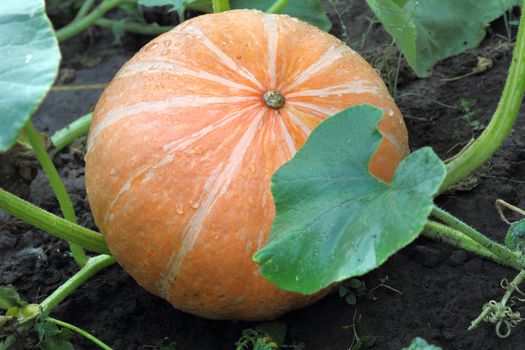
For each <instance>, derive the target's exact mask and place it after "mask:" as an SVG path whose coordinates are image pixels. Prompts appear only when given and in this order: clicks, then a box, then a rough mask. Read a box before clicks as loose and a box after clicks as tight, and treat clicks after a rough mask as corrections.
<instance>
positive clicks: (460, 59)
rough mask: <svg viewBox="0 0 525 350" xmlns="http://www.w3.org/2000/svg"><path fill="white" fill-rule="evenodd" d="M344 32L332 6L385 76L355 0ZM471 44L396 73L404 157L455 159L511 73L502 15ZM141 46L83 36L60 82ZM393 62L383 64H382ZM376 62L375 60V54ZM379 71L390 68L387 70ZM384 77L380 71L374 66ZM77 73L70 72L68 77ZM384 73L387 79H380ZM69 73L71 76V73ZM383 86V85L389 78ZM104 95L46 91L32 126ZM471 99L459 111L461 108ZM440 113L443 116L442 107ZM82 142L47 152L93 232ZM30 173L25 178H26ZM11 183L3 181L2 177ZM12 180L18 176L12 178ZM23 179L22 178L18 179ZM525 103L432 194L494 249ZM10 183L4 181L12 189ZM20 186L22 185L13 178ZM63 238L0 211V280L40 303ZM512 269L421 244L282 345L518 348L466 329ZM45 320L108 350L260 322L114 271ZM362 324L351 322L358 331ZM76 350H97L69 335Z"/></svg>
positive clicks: (520, 200)
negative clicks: (217, 317)
mask: <svg viewBox="0 0 525 350" xmlns="http://www.w3.org/2000/svg"><path fill="white" fill-rule="evenodd" d="M336 4H337V9H338V11H339V12H340V14H341V15H342V16H341V17H342V20H343V23H344V24H345V25H346V28H348V31H347V32H345V31H344V30H343V26H341V23H340V21H339V19H338V17H337V16H336V15H335V13H334V11H333V9H332V8H330V7H329V6H327V8H330V14H331V19H332V21H333V23H334V28H333V29H332V32H333V34H335V35H337V36H339V37H342V38H343V39H345V40H346V41H347V42H348V43H349V44H350V45H351V46H353V47H354V48H355V49H356V50H358V51H360V52H361V53H362V54H363V55H364V56H365V57H367V58H368V59H369V60H370V61H372V62H376V63H377V62H383V68H385V66H386V68H388V69H390V70H392V68H393V67H394V68H395V63H396V59H394V60H392V59H391V57H397V56H395V55H397V53H396V51H395V49H392V47H391V45H390V43H391V39H390V38H389V36H388V35H387V34H386V33H385V32H384V30H383V29H382V28H381V27H380V26H379V25H373V26H372V27H371V29H370V31H369V32H368V35H367V37H366V41H365V45H363V46H361V45H360V43H361V42H362V39H363V37H362V34H361V33H365V32H366V31H367V29H368V27H369V20H368V19H369V18H371V17H372V14H371V12H370V11H369V10H368V9H367V8H366V5H365V4H364V2H363V1H359V2H357V4H354V5H348V2H347V1H336ZM488 30H489V33H488V35H487V37H486V38H485V39H484V41H483V42H482V44H481V46H480V47H479V48H477V49H475V50H471V51H468V52H466V53H464V54H461V55H459V56H456V57H453V58H450V59H447V60H445V61H443V62H441V63H440V64H438V65H437V66H436V67H435V69H434V74H433V75H432V77H431V78H428V79H416V77H415V76H414V75H413V73H411V72H410V70H409V69H408V68H407V67H406V64H404V63H403V64H402V66H401V71H400V77H399V79H398V86H397V96H396V99H397V101H398V105H399V107H400V109H401V111H402V112H403V114H404V115H405V118H406V123H407V127H408V130H409V133H410V142H411V148H412V149H413V150H415V149H418V148H420V147H422V146H427V145H430V146H432V147H433V148H434V150H436V152H437V153H438V154H439V155H440V156H441V157H442V158H443V159H446V158H449V157H451V156H452V155H454V154H455V153H456V152H457V151H459V149H460V148H461V147H462V146H463V145H465V143H466V142H467V141H468V140H469V139H470V138H471V137H472V136H475V135H477V134H478V133H479V132H480V130H481V129H482V128H483V125H486V124H487V123H488V122H489V119H490V116H491V114H492V113H493V111H494V110H495V108H496V106H497V102H498V99H499V96H500V93H501V91H502V88H503V84H504V82H505V78H506V72H507V69H508V66H509V64H510V56H511V52H512V51H511V50H512V45H511V44H509V43H508V42H507V41H506V40H505V38H504V36H505V35H506V32H505V30H504V25H503V21H502V20H498V21H496V22H494V23H492V24H491V26H490V27H489V28H488ZM149 39H150V38H148V37H144V36H138V35H131V34H126V35H125V36H124V38H123V43H122V44H121V45H117V44H115V43H114V42H113V36H112V33H111V31H108V30H101V29H91V30H89V31H87V32H85V33H83V34H81V35H78V36H77V37H75V38H74V39H72V40H70V41H68V42H66V43H65V44H63V45H62V51H63V64H62V67H63V68H68V69H69V71H65V72H64V75H65V77H66V78H65V79H64V81H66V82H67V81H71V80H72V81H73V82H72V84H74V85H78V84H93V83H101V82H108V81H109V80H110V79H111V78H112V76H113V75H114V74H115V72H116V70H117V69H118V68H119V67H120V66H121V65H122V64H123V63H124V62H125V61H126V60H127V59H128V58H129V57H130V56H132V55H133V53H134V52H136V51H137V50H138V48H139V47H141V46H142V45H143V44H145V43H146V42H147V41H148V40H149ZM392 55H393V56H392ZM478 56H483V57H488V58H491V59H492V60H493V61H494V65H493V67H492V68H490V69H489V70H487V71H486V72H484V73H482V74H477V75H473V76H469V77H466V78H463V79H458V80H454V81H443V80H442V79H443V78H450V77H455V76H459V75H462V74H464V73H467V72H469V71H471V69H472V68H473V67H474V66H475V65H476V63H477V57H478ZM378 57H379V58H381V57H383V58H384V59H379V60H378V59H377V58H378ZM384 62H386V64H384ZM378 68H381V67H378ZM71 69H73V71H71ZM388 69H386V70H385V69H383V71H388ZM72 73H74V76H72V75H71V74H72ZM388 79H391V77H390V78H388V77H387V80H388ZM100 92H101V91H100V90H91V91H70V92H51V93H50V94H49V96H48V97H47V99H46V100H45V102H44V104H43V105H42V107H41V108H40V110H39V111H38V113H37V115H36V116H35V118H34V122H35V125H36V126H37V128H39V129H40V130H43V131H45V132H46V133H47V134H48V135H50V134H52V133H53V132H54V131H55V130H57V129H59V128H61V127H63V126H65V125H66V124H67V123H69V122H71V121H72V120H73V119H75V118H76V117H78V116H80V115H83V114H85V113H87V112H89V111H90V110H91V109H92V108H93V106H94V104H95V103H96V100H97V98H98V96H99V95H100ZM461 99H466V100H473V101H475V102H474V104H473V106H472V107H470V108H469V109H468V110H467V109H463V110H462V109H461V108H460V107H459V105H460V100H461ZM447 106H448V107H447ZM82 149H83V148H82V143H78V142H77V143H76V144H74V145H73V146H72V147H70V148H69V149H68V150H66V151H64V152H62V153H60V154H58V155H57V156H56V157H55V163H56V165H57V166H58V168H59V171H60V174H61V175H62V177H63V178H64V180H65V183H66V186H67V189H68V191H69V193H70V194H71V196H72V199H73V202H74V205H75V210H76V212H77V213H78V217H79V222H80V224H82V225H85V226H87V227H90V228H93V229H95V225H94V223H93V219H92V217H91V214H90V211H89V206H88V203H87V200H86V192H85V187H84V170H83V157H82V154H83V153H82V152H83V150H82ZM24 173H25V174H26V177H23V179H22V180H20V181H21V183H24V182H27V183H28V184H29V183H30V187H29V188H28V190H29V191H28V192H24V190H23V189H22V190H21V193H22V194H25V195H28V194H29V193H30V194H29V200H30V201H32V202H33V203H35V204H37V205H39V206H41V207H43V208H44V209H46V210H49V211H51V212H53V213H56V214H59V209H58V205H57V202H56V200H55V199H54V196H53V194H52V192H51V189H50V187H49V185H48V184H47V181H46V178H45V177H44V176H43V175H42V173H41V172H39V173H38V175H37V176H36V178H35V179H34V180H33V181H32V182H31V178H32V176H30V174H32V173H31V171H30V170H25V171H24ZM28 174H29V175H28ZM11 175H12V174H11ZM13 176H14V175H13ZM28 179H29V180H28ZM524 179H525V108H523V107H522V108H521V112H520V116H519V118H518V122H517V124H516V126H515V127H514V131H513V133H512V134H511V136H510V137H509V138H508V139H507V140H506V142H505V144H504V145H503V147H502V148H501V149H500V150H499V151H498V152H497V153H496V155H495V156H494V157H493V158H492V159H491V160H490V163H489V164H487V165H486V166H484V167H483V168H482V169H481V170H479V171H478V172H477V173H476V174H475V176H473V177H471V178H470V179H469V181H468V182H466V183H464V184H463V186H461V188H458V189H457V190H455V191H454V192H448V193H445V194H443V195H442V196H440V198H439V199H438V200H437V202H438V204H439V205H440V206H442V207H443V208H445V209H447V210H449V211H451V212H452V213H454V214H455V215H457V216H458V217H460V218H461V219H463V220H465V221H466V222H467V223H470V224H472V225H474V226H475V227H476V228H477V229H479V230H481V231H482V232H485V233H487V234H488V235H489V236H491V237H492V238H494V239H496V240H499V241H501V240H502V239H503V237H504V234H505V232H506V229H507V225H506V224H505V223H504V222H503V221H502V220H501V219H500V218H499V217H498V214H497V211H496V209H495V207H494V202H495V200H496V199H498V198H502V199H504V200H506V201H508V202H510V203H513V204H515V205H517V206H519V207H521V208H525V181H524ZM13 181H14V180H13ZM17 184H18V183H17ZM67 252H68V246H67V244H66V243H65V242H63V241H60V240H58V239H55V238H53V237H50V236H49V235H47V234H45V233H43V232H40V231H39V230H36V229H34V228H33V227H31V226H28V225H26V224H23V223H22V222H20V221H19V220H15V219H13V218H11V217H9V216H8V215H6V214H5V213H0V255H1V257H2V259H1V260H0V285H7V284H12V285H13V286H15V287H16V289H17V290H18V291H19V292H20V293H21V294H22V296H23V297H24V298H25V299H26V300H28V301H31V302H39V301H41V300H42V299H43V298H44V297H45V296H46V295H48V294H49V293H51V292H52V291H53V290H54V289H55V288H56V287H57V286H59V285H60V284H61V283H62V282H63V281H64V280H65V279H67V278H68V277H69V276H71V275H72V274H73V273H74V272H75V271H76V266H75V263H74V262H73V260H72V259H71V257H70V256H69V255H68V253H67ZM514 275H515V272H514V271H513V270H511V269H508V268H505V267H502V266H499V265H497V264H495V263H493V262H490V261H487V260H483V259H480V258H477V257H475V256H473V255H471V254H468V253H466V252H464V251H462V250H457V249H454V248H451V247H449V246H446V245H444V244H441V243H439V242H434V241H431V240H429V239H426V238H419V239H417V240H416V241H415V242H414V243H413V244H411V245H410V246H408V247H406V248H405V249H403V250H402V251H400V252H399V253H398V254H396V255H394V256H393V257H392V258H391V259H389V260H388V261H387V262H386V263H385V264H384V265H383V266H381V267H380V268H378V269H376V270H375V271H373V272H372V273H369V274H368V275H366V276H363V277H362V280H363V281H364V282H365V283H366V285H367V286H368V287H369V288H372V287H374V286H376V285H378V284H379V283H380V279H384V278H385V277H387V276H388V281H387V284H388V285H389V286H391V287H392V288H395V289H396V290H398V291H399V292H400V293H396V292H394V291H392V290H391V289H388V288H379V289H377V290H376V291H375V292H374V294H375V297H376V300H369V299H366V298H358V300H357V306H352V305H349V304H347V303H346V302H345V300H344V299H342V298H340V297H339V296H338V295H337V294H334V295H331V296H328V297H327V298H325V299H324V300H322V301H320V302H318V303H317V304H315V305H313V306H311V307H308V308H305V309H302V310H297V311H294V312H291V313H289V314H287V315H285V316H283V317H281V318H280V319H279V321H282V322H285V323H286V324H287V326H288V333H287V338H286V344H294V343H304V345H305V348H306V349H313V350H340V349H341V350H342V349H348V348H349V347H350V345H351V344H352V340H353V338H354V331H353V328H352V324H355V328H356V331H357V332H358V334H359V335H360V336H363V335H373V336H376V337H377V341H376V344H375V346H374V348H375V349H381V350H389V349H392V350H399V349H401V348H402V347H403V346H406V345H407V344H408V343H409V342H410V341H411V339H413V338H414V337H416V336H420V337H423V338H425V339H427V340H428V341H429V342H432V343H434V344H436V345H439V346H441V347H442V348H443V349H445V350H448V349H458V350H459V349H523V344H524V343H525V332H523V331H522V330H523V329H524V328H521V327H525V326H524V325H521V326H518V328H517V330H516V331H515V332H514V333H513V334H512V335H511V336H510V337H508V338H506V339H499V338H497V337H496V335H495V333H494V327H493V326H492V325H487V324H484V325H482V326H481V327H479V328H478V329H476V330H474V331H470V332H467V327H468V326H469V323H470V321H471V320H472V319H474V318H475V317H476V316H477V315H478V313H479V312H480V310H481V307H482V305H483V304H484V303H485V302H487V301H488V300H491V299H499V298H501V296H502V295H503V290H502V288H501V287H500V281H501V280H502V279H503V278H506V279H509V280H510V279H512V278H513V276H514ZM53 315H54V317H56V318H58V319H63V320H65V321H68V322H70V323H72V324H75V325H77V326H79V327H81V328H84V329H86V330H87V331H89V332H92V333H93V334H94V335H96V336H97V337H99V338H100V339H102V340H103V341H105V342H106V343H108V344H111V345H112V346H113V348H114V349H153V348H157V347H158V346H159V345H161V344H167V343H170V342H173V341H175V342H176V349H178V350H184V349H198V350H220V349H233V348H234V344H235V342H236V340H237V339H238V338H239V337H240V336H241V334H242V330H243V329H246V328H252V327H254V326H256V323H247V322H236V321H210V320H206V319H202V318H198V317H195V316H191V315H188V314H185V313H183V312H180V311H178V310H175V309H174V308H172V307H171V306H170V305H169V304H168V303H166V302H165V301H163V300H161V299H159V298H157V297H155V296H153V295H151V294H149V293H147V292H146V291H144V290H143V289H142V288H141V287H139V286H138V285H137V284H136V283H135V282H134V281H133V280H132V279H131V278H130V277H129V276H128V275H127V274H126V273H125V272H123V271H122V269H121V268H120V267H118V266H116V265H115V266H113V267H111V268H108V269H107V270H105V271H103V272H102V273H99V274H98V275H97V276H95V277H94V278H93V279H92V280H90V281H89V282H87V283H86V284H85V285H84V286H82V287H81V288H80V289H79V290H78V291H76V292H75V293H74V294H73V295H72V296H70V297H69V298H68V299H67V300H66V301H65V302H64V303H63V304H62V305H61V306H60V307H58V308H57V309H56V311H55V312H53ZM358 320H359V322H357V321H358ZM73 342H74V344H75V348H76V349H93V348H94V346H93V345H92V344H91V343H88V342H87V341H85V340H83V339H81V338H80V337H75V338H74V339H73Z"/></svg>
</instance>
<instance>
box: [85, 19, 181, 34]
mask: <svg viewBox="0 0 525 350" xmlns="http://www.w3.org/2000/svg"><path fill="white" fill-rule="evenodd" d="M114 23H115V21H113V20H111V19H108V18H103V17H101V18H99V19H97V20H96V21H95V23H94V24H95V25H96V26H99V27H104V28H111V27H112V26H113V24H114ZM123 26H124V30H125V31H127V32H131V33H137V34H144V35H157V34H162V33H165V32H168V31H170V30H172V29H173V26H159V25H158V24H157V23H152V24H144V23H138V22H124V25H123Z"/></svg>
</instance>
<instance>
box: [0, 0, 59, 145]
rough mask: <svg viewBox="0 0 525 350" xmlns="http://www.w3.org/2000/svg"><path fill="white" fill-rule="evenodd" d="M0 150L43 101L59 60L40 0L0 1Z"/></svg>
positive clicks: (13, 140)
mask: <svg viewBox="0 0 525 350" xmlns="http://www.w3.org/2000/svg"><path fill="white" fill-rule="evenodd" d="M0 33H2V35H0V62H2V64H1V65H0V125H1V127H0V152H5V151H7V150H8V149H9V148H10V147H11V146H12V145H13V144H14V143H15V141H16V138H17V137H18V134H19V133H20V131H21V129H22V127H23V126H24V125H25V123H26V122H27V121H28V120H29V118H30V116H31V115H32V114H33V113H34V112H35V111H36V109H37V108H38V106H39V105H40V103H41V102H42V101H43V99H44V97H45V96H46V94H47V92H48V90H49V89H50V87H51V85H52V84H53V82H54V80H55V77H56V75H57V72H58V66H59V63H60V50H59V48H58V42H57V40H56V38H55V35H54V32H53V28H52V26H51V22H50V21H49V19H48V18H47V16H46V13H45V6H44V0H27V1H26V0H24V1H0Z"/></svg>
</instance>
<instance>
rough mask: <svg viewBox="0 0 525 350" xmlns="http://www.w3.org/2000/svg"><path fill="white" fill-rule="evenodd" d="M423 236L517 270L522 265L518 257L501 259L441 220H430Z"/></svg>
mask: <svg viewBox="0 0 525 350" xmlns="http://www.w3.org/2000/svg"><path fill="white" fill-rule="evenodd" d="M423 236H425V237H428V238H430V239H433V240H437V241H441V242H444V243H447V244H450V245H451V246H454V247H457V248H461V249H463V250H466V251H468V252H471V253H474V254H476V255H478V256H481V257H484V258H487V259H489V260H492V261H494V262H496V263H498V264H501V265H504V266H509V267H513V268H515V269H517V270H520V269H521V265H520V264H519V263H518V261H517V257H516V258H515V259H514V260H513V261H512V262H509V261H507V260H504V259H501V258H500V257H499V256H498V255H495V254H494V253H492V252H491V251H490V250H488V249H487V248H485V247H483V246H482V245H480V244H479V243H476V242H475V241H473V240H472V239H470V238H469V237H468V236H466V235H465V234H464V233H462V232H461V231H458V230H456V229H454V228H452V227H450V226H447V225H443V224H440V223H439V222H435V221H432V220H429V221H428V222H427V224H426V225H425V228H424V230H423Z"/></svg>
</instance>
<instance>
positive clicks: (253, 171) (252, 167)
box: [248, 164, 255, 174]
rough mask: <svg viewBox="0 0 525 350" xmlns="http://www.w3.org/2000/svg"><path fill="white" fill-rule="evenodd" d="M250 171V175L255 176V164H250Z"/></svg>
mask: <svg viewBox="0 0 525 350" xmlns="http://www.w3.org/2000/svg"><path fill="white" fill-rule="evenodd" d="M248 169H250V173H252V174H255V164H250V165H249V166H248Z"/></svg>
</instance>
